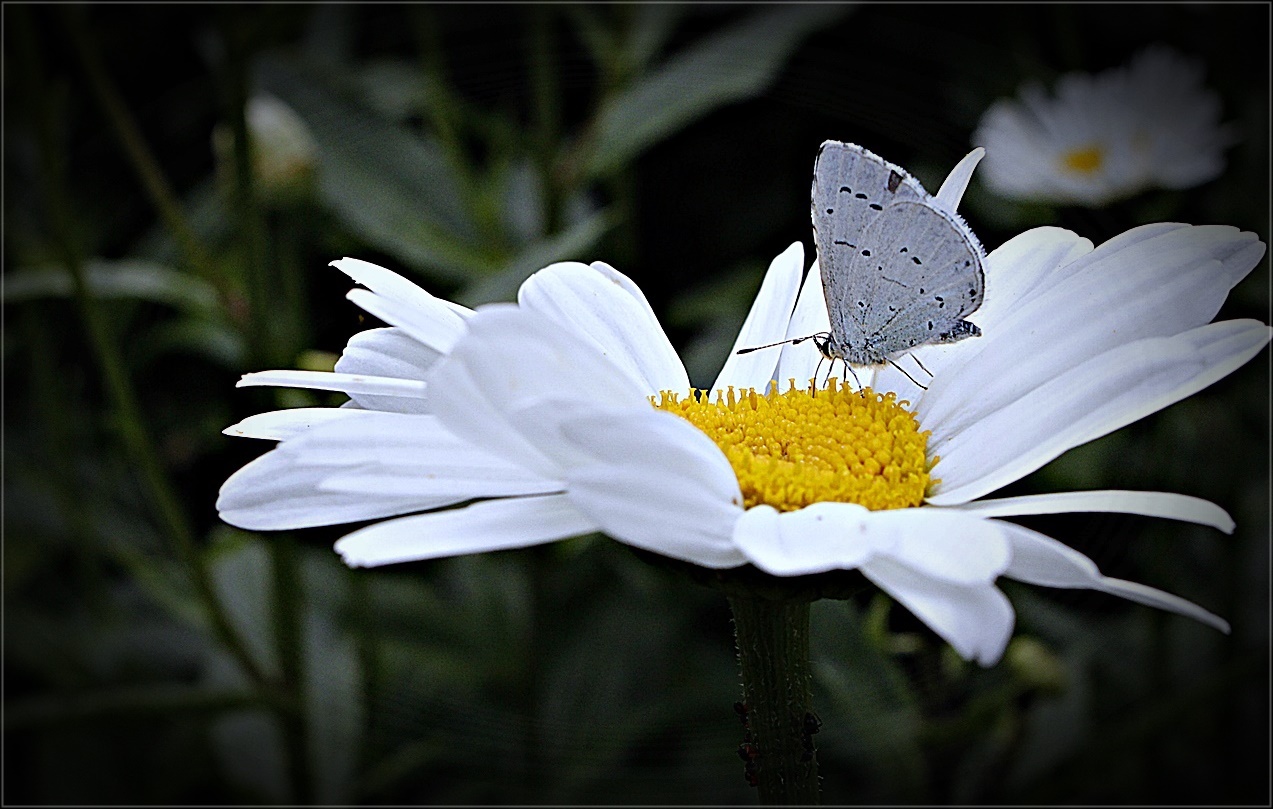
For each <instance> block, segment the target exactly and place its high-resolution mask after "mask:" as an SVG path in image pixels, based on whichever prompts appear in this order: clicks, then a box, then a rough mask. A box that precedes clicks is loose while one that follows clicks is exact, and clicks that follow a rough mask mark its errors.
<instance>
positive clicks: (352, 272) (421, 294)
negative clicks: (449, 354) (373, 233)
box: [331, 258, 473, 336]
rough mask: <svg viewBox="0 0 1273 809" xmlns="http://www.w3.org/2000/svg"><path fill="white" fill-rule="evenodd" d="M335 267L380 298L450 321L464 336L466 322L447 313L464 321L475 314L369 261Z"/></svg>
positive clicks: (340, 262)
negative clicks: (448, 313)
mask: <svg viewBox="0 0 1273 809" xmlns="http://www.w3.org/2000/svg"><path fill="white" fill-rule="evenodd" d="M331 266H333V267H335V268H336V269H338V270H340V271H341V272H343V273H344V274H345V275H348V276H349V277H350V278H352V279H353V280H354V281H356V282H358V283H359V284H362V285H363V286H365V287H367V288H368V289H370V290H371V291H372V292H374V293H376V294H377V295H380V296H382V297H385V298H388V299H390V300H393V301H397V302H399V303H402V304H405V305H407V306H410V307H412V308H413V309H416V310H418V311H419V312H422V313H426V314H428V315H429V316H430V317H431V318H433V319H435V320H437V321H438V322H440V323H446V322H450V323H451V324H452V327H453V328H455V329H456V330H457V331H458V332H460V333H462V331H463V323H462V322H461V323H458V324H457V323H456V322H455V320H454V319H452V318H450V317H448V316H447V312H448V311H449V312H450V313H451V314H453V315H455V316H456V318H458V319H459V320H461V321H462V320H463V319H464V318H466V317H468V316H469V315H471V314H473V310H471V309H469V308H468V307H465V306H461V305H459V304H458V303H452V302H451V301H446V300H442V299H441V298H436V297H434V296H433V295H430V294H429V293H428V292H426V291H424V290H423V289H421V288H420V287H419V286H417V285H416V284H414V283H412V282H411V281H408V280H407V279H406V278H403V277H402V276H401V275H398V274H397V273H396V272H393V271H391V270H386V269H385V268H384V267H381V266H378V265H376V264H372V263H371V262H369V261H363V260H362V259H357V258H342V259H338V260H336V261H333V262H331ZM457 336H458V335H457Z"/></svg>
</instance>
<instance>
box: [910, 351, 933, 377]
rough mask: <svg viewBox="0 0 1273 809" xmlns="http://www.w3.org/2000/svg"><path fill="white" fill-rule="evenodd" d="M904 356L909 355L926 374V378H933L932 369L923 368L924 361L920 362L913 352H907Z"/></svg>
mask: <svg viewBox="0 0 1273 809" xmlns="http://www.w3.org/2000/svg"><path fill="white" fill-rule="evenodd" d="M906 356H908V357H910V358H911V359H913V360H915V364H916V365H918V366H919V369H920V370H921V371H923V372H924V373H926V374H928V378H929V379H932V378H933V372H932V371H930V370H928V369H927V368H925V367H924V363H922V362H920V361H919V357H917V356H915V355H914V354H907V355H906Z"/></svg>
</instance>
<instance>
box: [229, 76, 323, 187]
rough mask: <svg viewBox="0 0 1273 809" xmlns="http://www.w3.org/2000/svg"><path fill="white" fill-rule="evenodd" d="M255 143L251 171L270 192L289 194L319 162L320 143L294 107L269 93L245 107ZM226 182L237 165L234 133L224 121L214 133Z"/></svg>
mask: <svg viewBox="0 0 1273 809" xmlns="http://www.w3.org/2000/svg"><path fill="white" fill-rule="evenodd" d="M243 114H244V116H245V117H246V119H247V120H246V122H247V128H248V134H249V138H248V140H249V141H250V143H251V145H252V158H251V159H252V171H253V175H254V177H255V178H256V181H257V182H258V183H260V185H261V188H262V190H263V191H264V192H265V193H266V194H267V195H286V194H288V193H291V192H295V191H297V190H298V189H300V188H302V187H303V186H304V185H305V184H306V183H307V182H308V181H309V180H310V178H311V175H312V174H313V171H314V167H315V165H317V159H318V144H317V143H316V142H315V141H314V135H313V133H311V132H310V129H309V127H308V126H307V125H306V123H305V121H304V120H302V119H301V117H300V116H299V115H297V114H296V112H295V110H293V109H292V108H291V107H289V106H288V105H287V104H285V103H284V102H283V101H281V100H279V99H278V98H276V97H275V96H272V95H270V94H269V93H259V94H257V95H254V96H252V97H251V98H250V99H248V103H247V107H246V109H245V110H244V113H243ZM212 145H213V149H214V151H215V152H216V155H217V159H218V163H219V166H220V170H221V172H222V174H223V175H225V180H224V181H225V182H227V183H229V182H231V181H232V180H231V176H232V172H233V168H232V166H233V165H234V133H233V132H231V131H230V129H229V127H228V126H226V125H225V124H218V125H217V127H216V128H215V129H214V130H213V132H212Z"/></svg>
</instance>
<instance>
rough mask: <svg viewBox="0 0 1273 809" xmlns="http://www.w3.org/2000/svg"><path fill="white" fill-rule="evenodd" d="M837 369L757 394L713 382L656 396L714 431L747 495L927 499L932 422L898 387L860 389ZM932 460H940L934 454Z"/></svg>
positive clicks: (794, 500)
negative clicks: (838, 376) (711, 386)
mask: <svg viewBox="0 0 1273 809" xmlns="http://www.w3.org/2000/svg"><path fill="white" fill-rule="evenodd" d="M836 382H837V380H835V379H832V380H831V381H830V384H829V385H828V387H827V388H825V389H823V390H815V389H814V388H813V387H812V385H810V387H809V388H808V389H805V390H799V389H797V388H796V386H795V380H791V383H790V384H791V387H790V389H789V390H787V391H785V392H783V393H778V391H777V385H776V383H774V384H771V386H770V388H769V391H768V392H767V393H765V394H763V395H762V394H758V393H756V391H754V390H752V389H748V390H747V391H745V392H741V393H735V391H734V388H733V387H732V386H731V387H730V388H729V390H728V391H727V392H724V393H722V392H721V391H716V400H715V401H711V400H710V395H709V394H708V393H707V392H706V391H694V393H693V394H692V395H691V396H689V397H687V398H685V399H682V398H680V396H679V395H677V394H674V393H669V392H667V391H664V392H663V393H661V394H660V396H659V399H658V401H654V406H655V407H657V408H659V409H660V410H666V411H668V412H670V413H675V414H677V415H678V416H682V417H684V418H685V419H687V420H689V422H690V423H691V424H693V425H694V426H695V427H698V428H699V429H700V430H702V431H703V432H704V433H706V434H707V435H708V436H709V437H711V439H712V440H713V441H715V442H716V445H717V446H719V447H720V448H721V450H722V451H723V452H724V453H725V457H726V458H728V459H729V463H730V465H731V466H732V467H733V468H734V473H735V474H736V475H737V476H738V483H739V487H740V488H741V489H742V493H743V500H744V503H743V505H744V506H745V507H747V508H751V507H752V506H755V505H760V504H762V503H764V504H767V505H770V506H773V507H774V508H776V509H778V510H779V511H795V510H796V509H800V508H804V507H805V506H808V505H811V504H813V503H820V502H826V501H835V502H842V503H857V504H858V505H862V506H866V507H867V508H870V509H886V508H906V507H908V506H918V505H919V504H920V503H921V502H922V501H923V499H924V492H925V491H926V490H927V489H928V484H929V471H930V470H931V469H932V464H930V463H929V462H928V458H927V456H926V454H925V450H926V447H927V443H928V435H929V433H928V431H923V432H921V431H920V429H919V422H918V421H916V420H915V416H914V415H913V414H912V413H911V412H910V411H908V410H906V409H905V408H904V407H902V406H901V404H900V403H898V402H897V398H896V395H895V394H892V393H888V394H878V393H875V392H873V391H872V390H871V389H869V388H867V389H866V390H865V391H863V392H862V393H856V392H853V391H851V390H849V389H848V388H843V387H839V386H838V385H837V384H836ZM933 463H936V459H934V461H933Z"/></svg>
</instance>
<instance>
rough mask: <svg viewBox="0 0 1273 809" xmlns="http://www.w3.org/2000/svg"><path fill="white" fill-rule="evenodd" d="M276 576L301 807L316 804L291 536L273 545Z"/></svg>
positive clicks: (287, 727)
mask: <svg viewBox="0 0 1273 809" xmlns="http://www.w3.org/2000/svg"><path fill="white" fill-rule="evenodd" d="M270 554H271V557H272V559H271V561H272V563H273V565H272V567H273V573H274V637H275V641H276V643H277V645H278V657H279V668H280V670H281V671H282V675H283V681H282V683H281V690H282V691H283V693H285V694H287V695H288V696H289V699H288V700H287V705H286V710H283V711H281V712H280V718H281V720H282V722H283V728H284V737H285V738H286V739H287V749H288V772H289V776H290V777H291V780H292V789H293V795H292V797H293V798H294V799H295V800H296V801H297V802H298V803H302V804H305V803H312V802H313V794H312V790H311V789H310V785H311V784H312V783H313V779H312V778H311V777H310V776H311V773H310V763H309V722H308V713H307V711H306V707H307V706H306V704H305V656H304V649H303V645H302V644H303V638H302V631H303V630H302V626H301V598H302V596H301V593H300V571H299V570H298V565H297V559H296V540H295V539H293V538H292V536H291V535H290V534H283V535H281V536H278V537H275V538H274V540H273V542H271V543H270Z"/></svg>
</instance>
